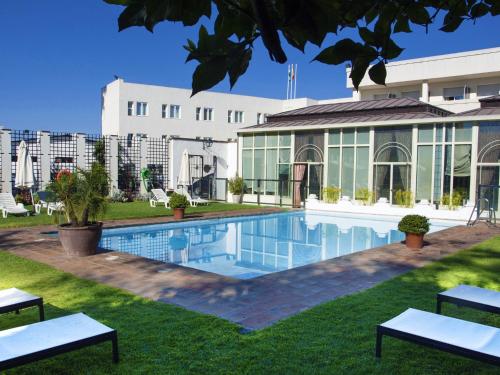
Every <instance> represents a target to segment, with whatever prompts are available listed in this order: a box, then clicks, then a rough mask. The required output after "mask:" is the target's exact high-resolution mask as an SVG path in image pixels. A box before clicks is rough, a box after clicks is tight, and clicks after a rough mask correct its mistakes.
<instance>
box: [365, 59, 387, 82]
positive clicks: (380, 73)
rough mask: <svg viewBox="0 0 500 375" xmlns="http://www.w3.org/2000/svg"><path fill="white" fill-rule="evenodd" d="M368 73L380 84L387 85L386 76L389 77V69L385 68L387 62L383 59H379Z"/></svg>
mask: <svg viewBox="0 0 500 375" xmlns="http://www.w3.org/2000/svg"><path fill="white" fill-rule="evenodd" d="M368 75H369V76H370V79H371V80H372V81H373V82H375V83H377V84H379V85H385V78H386V77H387V71H386V70H385V64H384V62H383V61H379V62H378V63H376V64H375V65H373V66H372V67H371V68H370V70H369V71H368Z"/></svg>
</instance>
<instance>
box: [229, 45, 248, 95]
mask: <svg viewBox="0 0 500 375" xmlns="http://www.w3.org/2000/svg"><path fill="white" fill-rule="evenodd" d="M251 59H252V49H251V48H248V49H246V50H243V53H241V54H238V55H237V57H236V58H235V59H234V60H232V61H231V63H230V66H229V71H228V73H229V85H230V87H231V89H232V88H233V87H234V85H235V84H236V81H238V78H240V77H241V76H242V75H243V74H245V72H246V71H247V69H248V65H249V64H250V60H251Z"/></svg>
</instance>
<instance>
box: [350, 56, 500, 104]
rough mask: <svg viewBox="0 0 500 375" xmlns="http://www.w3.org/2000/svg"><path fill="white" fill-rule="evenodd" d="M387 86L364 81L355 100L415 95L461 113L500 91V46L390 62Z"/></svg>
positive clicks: (387, 67) (411, 96)
mask: <svg viewBox="0 0 500 375" xmlns="http://www.w3.org/2000/svg"><path fill="white" fill-rule="evenodd" d="M386 69H387V79H386V86H380V85H377V84H375V83H374V82H372V81H371V80H370V78H369V77H368V75H367V76H366V77H365V78H364V79H363V80H362V81H361V84H360V86H359V91H356V90H354V88H353V86H352V82H351V80H350V79H349V78H348V77H349V73H350V69H347V87H349V88H352V89H353V100H370V99H384V98H414V99H418V100H420V101H422V102H425V103H430V104H432V105H434V106H437V107H440V108H443V109H446V110H448V111H451V112H453V113H459V112H463V111H467V110H471V109H476V108H479V106H480V105H479V99H481V98H485V97H488V96H492V95H498V94H500V48H489V49H482V50H476V51H468V52H462V53H452V54H447V55H440V56H431V57H424V58H419V59H411V60H401V61H395V62H391V63H389V64H387V65H386Z"/></svg>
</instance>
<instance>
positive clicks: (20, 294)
mask: <svg viewBox="0 0 500 375" xmlns="http://www.w3.org/2000/svg"><path fill="white" fill-rule="evenodd" d="M35 306H37V307H38V312H39V315H40V320H44V315H45V314H44V310H43V298H42V297H38V296H35V295H33V294H30V293H27V292H24V291H22V290H19V289H17V288H10V289H4V290H0V314H4V313H8V312H12V311H15V312H16V313H19V310H21V309H26V308H28V307H35Z"/></svg>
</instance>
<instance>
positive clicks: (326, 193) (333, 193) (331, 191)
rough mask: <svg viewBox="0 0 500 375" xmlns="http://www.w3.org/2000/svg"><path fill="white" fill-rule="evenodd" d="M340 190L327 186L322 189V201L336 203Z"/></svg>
mask: <svg viewBox="0 0 500 375" xmlns="http://www.w3.org/2000/svg"><path fill="white" fill-rule="evenodd" d="M341 191H342V189H341V188H339V187H336V186H327V187H326V188H324V189H323V200H324V201H325V202H326V203H337V202H338V201H339V199H340V193H341Z"/></svg>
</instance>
